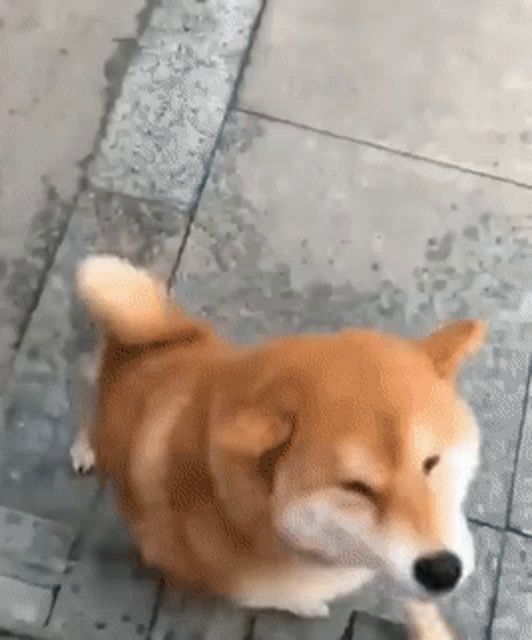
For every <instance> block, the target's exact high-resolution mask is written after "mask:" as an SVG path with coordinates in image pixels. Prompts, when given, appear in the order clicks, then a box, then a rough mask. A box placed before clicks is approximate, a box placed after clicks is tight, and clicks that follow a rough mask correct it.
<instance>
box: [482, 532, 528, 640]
mask: <svg viewBox="0 0 532 640" xmlns="http://www.w3.org/2000/svg"><path fill="white" fill-rule="evenodd" d="M507 536H508V537H507V541H506V544H505V549H504V555H503V557H502V572H501V579H500V584H499V589H498V599H497V606H496V610H495V619H494V623H493V631H492V636H491V640H525V638H530V637H531V636H532V539H531V538H525V537H523V536H520V535H514V534H511V533H510V534H507Z"/></svg>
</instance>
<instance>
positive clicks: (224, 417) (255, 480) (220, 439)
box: [209, 384, 296, 530]
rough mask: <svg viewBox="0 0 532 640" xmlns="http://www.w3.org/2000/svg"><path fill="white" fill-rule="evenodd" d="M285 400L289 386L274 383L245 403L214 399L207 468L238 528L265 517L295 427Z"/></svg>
mask: <svg viewBox="0 0 532 640" xmlns="http://www.w3.org/2000/svg"><path fill="white" fill-rule="evenodd" d="M288 400H289V398H288V396H287V387H286V386H285V387H284V388H283V389H282V390H281V389H280V388H279V386H278V385H277V384H273V385H269V386H268V388H267V389H266V390H265V391H264V392H262V393H260V394H258V395H257V396H255V397H254V399H253V401H248V402H246V403H244V404H241V403H236V404H235V405H234V406H231V403H229V404H228V403H226V402H224V400H223V399H221V398H218V400H217V401H216V402H215V403H214V404H215V407H214V408H213V411H212V412H211V420H210V425H209V466H210V471H211V474H212V477H213V481H214V488H215V491H216V493H217V495H218V497H219V498H220V499H221V500H222V502H223V503H224V507H225V511H226V513H227V514H228V515H229V517H230V518H231V520H232V521H233V523H234V524H237V525H238V526H239V528H240V529H241V530H246V529H250V528H256V527H257V526H259V524H260V521H261V518H262V517H264V516H267V513H268V499H269V496H270V493H271V489H272V485H273V479H274V475H275V469H276V466H277V463H278V461H279V458H280V457H281V456H282V455H283V454H284V453H285V452H286V451H287V449H288V448H289V446H290V442H291V439H292V436H293V433H294V429H295V422H296V419H295V415H294V413H293V411H292V409H291V406H292V405H291V403H287V401H288ZM216 405H217V406H216Z"/></svg>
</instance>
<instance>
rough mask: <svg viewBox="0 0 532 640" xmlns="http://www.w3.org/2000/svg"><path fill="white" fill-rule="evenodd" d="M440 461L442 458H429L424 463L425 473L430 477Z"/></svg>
mask: <svg viewBox="0 0 532 640" xmlns="http://www.w3.org/2000/svg"><path fill="white" fill-rule="evenodd" d="M439 461H440V456H430V458H427V459H426V460H425V462H424V463H423V472H424V473H425V475H427V476H428V475H429V473H430V472H431V471H432V470H433V469H434V467H435V466H436V465H437V464H438V462H439Z"/></svg>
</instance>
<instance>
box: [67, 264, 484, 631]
mask: <svg viewBox="0 0 532 640" xmlns="http://www.w3.org/2000/svg"><path fill="white" fill-rule="evenodd" d="M77 284H78V292H79V295H80V297H81V298H82V299H83V300H84V301H85V303H86V305H87V307H88V309H89V312H90V314H91V316H92V318H93V319H94V320H95V321H96V322H97V323H98V324H99V325H100V327H101V329H102V345H101V353H100V359H99V364H98V371H97V388H96V397H95V404H94V416H93V418H92V425H90V427H89V425H88V424H87V422H86V421H85V422H83V423H82V425H81V427H80V429H79V431H78V436H77V440H76V442H75V443H74V446H73V448H72V459H73V464H74V467H75V468H76V469H77V470H78V471H88V470H89V469H90V468H91V467H92V465H93V464H94V462H95V461H96V468H97V470H98V471H99V473H100V474H101V475H102V477H104V478H106V479H108V480H110V481H111V483H112V485H113V487H114V488H115V490H116V492H117V495H118V503H119V507H120V511H121V513H122V514H123V516H124V517H125V519H126V521H127V522H128V524H129V526H130V529H131V531H132V533H133V536H134V539H135V541H136V543H137V545H138V547H139V550H140V552H141V554H142V556H143V559H144V560H145V562H146V563H147V564H148V565H150V566H153V567H156V568H157V569H159V570H160V571H161V572H162V574H163V575H164V577H165V579H166V580H167V581H168V582H169V583H171V584H176V585H177V584H179V585H187V586H188V587H190V588H199V589H205V590H208V591H211V592H215V593H219V594H222V595H224V596H227V597H229V598H231V599H233V600H234V601H235V602H237V603H239V604H241V605H243V606H247V607H252V608H277V609H285V610H289V611H292V612H294V613H296V614H299V615H302V616H324V615H327V613H328V610H329V603H330V602H331V601H332V600H334V599H335V598H337V597H340V596H343V595H346V594H348V593H350V592H353V591H355V590H356V589H358V588H360V587H361V586H362V585H363V584H364V583H366V582H367V581H368V580H369V579H370V578H372V577H373V575H374V574H375V573H376V572H384V573H386V574H387V575H388V576H390V577H391V578H392V579H393V580H394V581H395V582H396V583H397V584H399V585H401V587H402V588H403V590H404V592H405V593H406V594H407V595H408V596H409V597H410V598H411V604H410V606H409V612H410V615H411V619H412V623H413V627H414V629H415V630H416V631H417V634H418V635H419V636H420V637H422V638H427V639H428V638H430V639H431V640H435V639H437V638H450V637H452V635H451V633H450V631H448V630H447V628H446V626H445V625H444V623H443V621H442V620H441V619H440V618H439V617H438V616H437V613H436V609H435V608H434V607H433V605H431V604H430V602H432V600H433V599H434V598H435V597H436V596H438V595H440V594H443V593H448V592H451V591H453V590H454V589H456V588H457V587H458V586H459V584H460V583H461V582H462V581H463V580H464V579H465V578H466V577H467V576H468V575H469V574H470V572H471V571H472V569H473V565H474V547H473V542H472V538H471V535H470V533H469V530H468V527H467V523H466V519H465V516H464V515H463V510H462V506H463V501H464V498H465V496H466V492H467V488H468V485H469V483H470V480H471V479H472V476H473V475H474V472H475V469H476V466H477V458H478V447H479V436H478V429H477V426H476V423H475V419H474V417H473V415H472V413H471V411H470V410H469V408H468V406H467V405H466V403H465V402H464V401H463V400H462V399H461V398H460V396H459V394H458V392H457V390H456V384H455V377H456V374H457V372H458V370H459V367H460V365H461V363H462V362H463V361H464V359H465V358H467V357H468V356H470V355H471V354H473V353H474V352H475V351H476V350H477V349H478V348H479V347H480V346H481V344H482V342H483V339H484V334H485V328H484V325H483V324H482V323H480V322H477V321H459V322H454V323H451V324H449V325H448V326H446V327H444V328H443V329H440V330H438V331H436V332H435V333H434V334H432V335H430V336H429V337H427V338H425V339H422V340H417V341H416V340H407V339H402V338H399V337H396V336H392V335H382V334H378V333H375V332H373V331H363V330H354V329H353V330H345V331H341V332H338V333H334V334H329V335H302V336H292V337H284V338H278V339H275V340H272V341H270V342H266V343H265V344H262V345H260V346H257V347H240V346H235V345H233V344H229V343H228V342H226V341H224V340H222V339H221V338H220V337H218V336H217V335H216V333H215V332H214V331H213V329H212V328H211V327H210V326H209V325H208V324H206V323H204V322H202V321H199V320H196V319H192V318H190V317H188V316H187V315H186V314H185V313H184V312H183V310H182V309H181V308H179V307H178V306H177V305H176V304H175V303H173V302H172V301H170V300H169V299H168V297H167V294H166V290H165V287H164V285H163V284H161V283H159V282H157V281H156V280H154V279H153V278H152V277H151V276H150V275H149V274H148V273H146V272H144V271H142V270H139V269H136V268H134V267H133V266H131V265H130V264H128V263H126V262H124V261H122V260H119V259H117V258H113V257H108V256H99V257H92V258H89V259H87V260H86V261H85V262H84V263H83V264H82V266H81V268H80V270H79V272H78V283H77Z"/></svg>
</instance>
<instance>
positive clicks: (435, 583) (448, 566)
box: [414, 551, 462, 593]
mask: <svg viewBox="0 0 532 640" xmlns="http://www.w3.org/2000/svg"><path fill="white" fill-rule="evenodd" d="M461 575H462V563H461V561H460V558H459V557H458V556H456V555H455V554H454V553H448V552H446V551H444V552H442V553H438V554H436V555H433V556H425V557H424V558H419V560H417V561H416V563H415V564H414V577H415V578H416V580H417V581H418V582H419V584H421V585H422V586H423V587H425V589H426V590H427V591H432V592H434V593H438V592H439V593H443V592H445V591H451V589H454V588H455V587H456V585H457V584H458V581H459V580H460V577H461Z"/></svg>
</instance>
